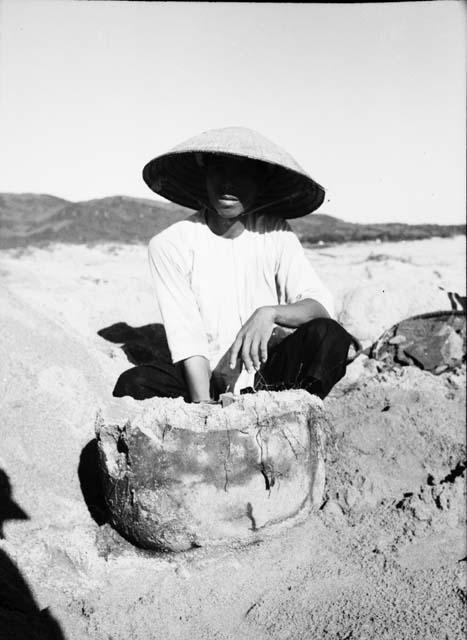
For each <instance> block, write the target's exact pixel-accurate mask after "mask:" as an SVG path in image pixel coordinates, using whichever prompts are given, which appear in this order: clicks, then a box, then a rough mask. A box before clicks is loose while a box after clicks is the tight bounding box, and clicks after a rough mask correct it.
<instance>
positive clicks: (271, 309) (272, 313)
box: [262, 305, 279, 324]
mask: <svg viewBox="0 0 467 640" xmlns="http://www.w3.org/2000/svg"><path fill="white" fill-rule="evenodd" d="M262 308H263V309H264V310H265V311H266V312H267V313H269V317H270V319H271V322H272V323H273V324H277V319H278V316H279V305H268V306H265V307H262Z"/></svg>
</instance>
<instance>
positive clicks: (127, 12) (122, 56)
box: [0, 0, 466, 223]
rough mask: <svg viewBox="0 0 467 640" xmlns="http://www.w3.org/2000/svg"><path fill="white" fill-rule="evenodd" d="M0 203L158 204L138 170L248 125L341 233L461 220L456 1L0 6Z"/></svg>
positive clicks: (8, 0) (5, 2)
mask: <svg viewBox="0 0 467 640" xmlns="http://www.w3.org/2000/svg"><path fill="white" fill-rule="evenodd" d="M0 56H1V58H0V123H1V124H0V140H1V150H0V191H3V192H5V191H11V192H35V193H49V194H53V195H57V196H60V197H63V198H67V199H70V200H87V199H91V198H98V197H104V196H109V195H117V194H118V195H130V196H135V197H143V198H153V199H157V198H158V197H157V196H155V194H153V192H152V191H150V190H149V188H148V187H147V186H146V185H145V184H144V182H143V180H142V178H141V171H142V168H143V166H144V165H145V164H146V162H148V160H150V159H151V158H153V157H154V156H156V155H158V154H160V153H164V152H166V151H168V150H169V149H170V148H171V147H173V146H175V145H176V144H178V143H179V142H182V141H183V140H185V139H186V138H189V137H191V136H193V135H196V134H198V133H200V132H201V131H205V130H207V129H213V128H218V127H224V126H246V127H250V128H253V129H256V130H257V131H259V132H260V133H262V134H263V135H265V136H266V137H268V138H269V139H271V140H272V141H274V142H276V143H277V144H279V145H280V146H282V147H283V148H285V149H286V150H287V151H288V152H289V153H291V154H292V155H293V156H294V157H295V159H296V160H297V161H298V162H299V163H300V165H301V166H302V167H303V168H304V169H305V170H306V171H307V172H308V173H309V174H310V175H311V176H312V177H313V178H315V179H316V180H317V181H318V182H319V183H320V184H322V185H323V186H324V187H325V188H326V200H325V202H324V204H323V205H322V207H321V208H320V209H319V211H320V212H322V213H328V214H330V215H334V216H337V217H339V218H342V219H345V220H351V221H356V222H395V221H403V222H409V223H420V222H432V223H462V222H465V174H466V160H465V136H466V133H465V115H466V104H465V95H466V87H465V58H466V36H465V5H464V3H462V2H457V1H456V0H452V1H449V0H447V1H443V0H439V1H436V0H435V1H434V2H407V3H406V2H402V3H377V4H332V3H330V4H286V3H220V2H219V3H210V2H206V3H204V2H189V3H184V2H182V3H180V2H153V3H146V2H112V1H110V2H109V1H104V2H97V1H95V2H83V1H79V0H66V1H65V0H57V1H53V0H49V1H47V2H42V1H41V0H30V1H28V2H26V1H22V0H0Z"/></svg>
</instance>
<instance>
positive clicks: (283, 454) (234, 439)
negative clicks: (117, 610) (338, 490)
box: [96, 390, 325, 551]
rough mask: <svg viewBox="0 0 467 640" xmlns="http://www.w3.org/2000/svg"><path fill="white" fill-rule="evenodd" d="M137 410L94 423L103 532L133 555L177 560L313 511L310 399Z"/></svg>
mask: <svg viewBox="0 0 467 640" xmlns="http://www.w3.org/2000/svg"><path fill="white" fill-rule="evenodd" d="M142 406H143V409H142V411H141V412H140V413H139V414H138V415H136V416H135V417H134V418H132V419H131V420H128V421H127V422H120V424H115V420H114V421H112V420H111V419H105V418H104V417H102V416H101V415H100V416H98V419H97V423H96V434H97V439H98V446H99V458H100V466H101V472H102V478H103V486H104V493H105V499H106V503H107V506H108V509H109V513H110V519H111V523H112V525H113V526H114V527H115V529H116V530H117V531H118V532H119V533H121V534H122V535H123V536H125V537H126V538H127V539H128V540H130V541H131V542H133V543H134V544H135V545H137V546H140V547H143V548H148V549H165V550H171V551H182V550H185V549H189V548H191V547H194V546H199V545H204V544H206V543H209V542H222V541H232V540H248V539H254V538H255V536H256V535H257V532H258V531H260V530H262V529H263V528H267V527H270V526H272V525H274V524H277V523H280V522H284V521H286V520H287V519H290V518H293V517H294V516H296V515H297V514H298V513H299V512H301V511H302V509H304V508H306V507H307V506H309V505H319V504H320V503H321V501H322V494H323V490H324V463H323V450H322V448H323V437H324V436H323V431H324V422H325V416H324V412H323V408H322V403H321V400H319V398H316V397H315V396H311V395H310V394H309V393H307V392H306V391H302V390H294V391H282V392H279V393H269V392H266V391H261V392H259V393H256V394H251V395H250V394H248V395H243V396H239V397H237V398H236V400H235V402H232V403H231V404H229V405H228V406H225V407H222V406H221V405H196V404H187V403H185V402H183V400H182V399H181V398H177V399H175V400H172V399H162V398H158V399H153V400H147V401H145V402H144V404H143V405H142Z"/></svg>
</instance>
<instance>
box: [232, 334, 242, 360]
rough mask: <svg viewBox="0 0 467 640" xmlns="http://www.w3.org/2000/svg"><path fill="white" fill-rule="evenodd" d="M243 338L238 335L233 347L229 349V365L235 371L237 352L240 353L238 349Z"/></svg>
mask: <svg viewBox="0 0 467 640" xmlns="http://www.w3.org/2000/svg"><path fill="white" fill-rule="evenodd" d="M242 341H243V336H242V335H241V334H240V333H239V334H238V336H237V337H236V338H235V341H234V343H233V345H232V346H231V347H230V361H229V365H230V368H231V369H235V365H236V364H237V358H238V352H239V351H240V347H241V346H242Z"/></svg>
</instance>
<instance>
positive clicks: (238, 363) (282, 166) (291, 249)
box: [114, 127, 353, 402]
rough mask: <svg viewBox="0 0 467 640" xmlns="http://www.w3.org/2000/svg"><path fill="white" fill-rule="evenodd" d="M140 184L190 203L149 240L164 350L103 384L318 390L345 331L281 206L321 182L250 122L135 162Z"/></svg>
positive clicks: (292, 206) (327, 384)
mask: <svg viewBox="0 0 467 640" xmlns="http://www.w3.org/2000/svg"><path fill="white" fill-rule="evenodd" d="M143 178H144V180H145V182H146V183H147V184H148V185H149V187H150V188H151V189H152V190H153V191H155V192H156V193H159V194H161V195H163V196H164V197H166V198H168V199H169V200H172V201H173V202H177V203H179V204H182V205H184V206H188V207H191V208H196V209H198V211H197V213H195V214H194V215H192V216H191V217H189V218H188V219H186V220H183V221H181V222H178V223H175V224H173V225H171V226H170V227H168V228H167V229H164V230H163V231H162V232H161V233H159V234H158V235H156V236H155V237H154V238H153V239H152V240H151V242H150V244H149V259H150V266H151V271H152V274H153V278H154V284H155V291H156V295H157V299H158V303H159V308H160V312H161V316H162V319H163V323H164V326H165V330H166V335H167V347H168V348H167V350H166V353H167V357H165V358H164V357H160V358H158V360H157V361H154V362H153V363H149V364H146V365H143V366H139V367H135V368H133V369H131V370H129V371H127V372H125V373H124V374H122V376H121V377H120V379H119V381H118V382H117V385H116V388H115V390H114V395H117V396H123V395H132V396H133V397H135V398H138V399H142V398H147V397H152V396H165V397H177V396H180V395H181V396H183V397H184V398H185V400H186V401H188V402H190V401H191V402H210V401H213V400H215V399H216V398H217V397H218V396H219V394H220V393H223V392H225V391H233V392H234V393H241V392H248V391H254V390H257V389H271V390H279V389H286V388H291V387H301V388H305V389H307V390H308V391H310V393H316V394H317V395H319V396H320V397H322V398H323V397H325V396H326V395H327V394H328V393H329V391H330V390H331V388H332V386H333V385H334V384H335V383H336V382H337V381H338V380H339V379H340V378H341V377H342V376H343V375H344V373H345V367H346V361H347V356H348V351H349V347H350V345H351V343H352V340H353V339H352V336H350V335H349V334H348V333H347V332H346V331H345V330H344V329H343V328H342V327H341V326H340V325H339V324H338V323H337V322H335V321H334V320H333V319H332V316H333V304H332V298H331V296H330V294H329V292H328V290H327V289H326V288H325V287H324V285H323V284H322V282H321V281H320V279H319V278H318V276H317V274H316V273H315V271H314V270H313V268H312V267H311V264H310V263H309V261H308V259H307V258H306V256H305V254H304V251H303V248H302V246H301V245H300V243H299V241H298V238H297V237H296V236H295V234H294V233H293V232H292V230H291V229H290V226H289V225H288V223H287V222H286V220H285V218H294V217H299V216H303V215H306V214H308V213H310V212H311V211H313V210H315V209H316V208H318V207H319V206H320V205H321V203H322V202H323V199H324V189H323V188H322V187H321V186H320V185H318V184H317V183H316V182H315V181H314V180H312V178H310V177H309V176H308V175H307V174H306V173H305V172H304V171H303V169H302V168H301V167H300V166H299V165H298V164H297V163H296V162H295V160H294V159H293V158H291V156H290V155H289V154H287V153H286V152H285V151H283V150H282V149H280V148H279V147H277V145H275V144H273V143H272V142H270V141H269V140H267V139H265V138H264V137H263V136H261V135H260V134H258V133H256V132H255V131H252V130H250V129H245V128H241V127H229V128H226V129H220V130H212V131H207V132H205V133H203V134H201V135H200V136H197V137H195V138H192V139H191V140H189V141H187V142H185V143H182V144H181V145H178V147H175V149H173V150H172V151H171V152H169V153H167V154H164V155H162V156H158V157H157V158H154V159H153V160H151V162H149V163H148V164H147V165H146V166H145V168H144V170H143Z"/></svg>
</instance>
